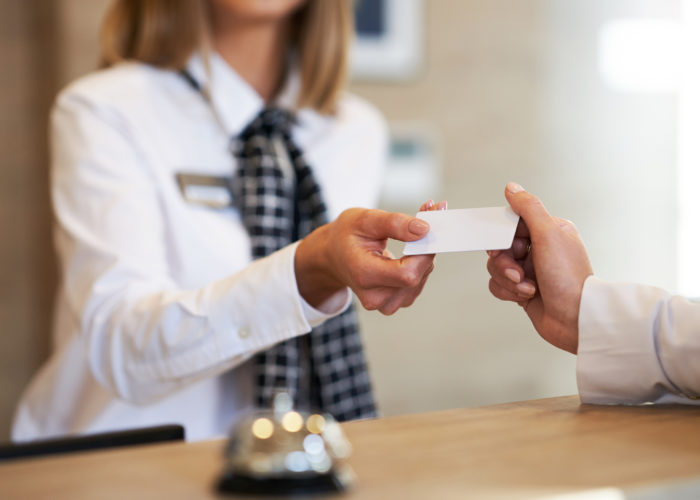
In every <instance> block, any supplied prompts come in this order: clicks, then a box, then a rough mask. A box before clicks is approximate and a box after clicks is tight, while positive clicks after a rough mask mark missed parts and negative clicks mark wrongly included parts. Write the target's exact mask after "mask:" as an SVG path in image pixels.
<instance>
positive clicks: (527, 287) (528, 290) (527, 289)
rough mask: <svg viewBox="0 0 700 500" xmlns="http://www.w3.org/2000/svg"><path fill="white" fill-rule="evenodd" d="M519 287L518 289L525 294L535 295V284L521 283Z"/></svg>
mask: <svg viewBox="0 0 700 500" xmlns="http://www.w3.org/2000/svg"><path fill="white" fill-rule="evenodd" d="M517 288H518V291H519V292H520V293H522V294H524V295H535V291H536V289H535V285H533V284H532V283H527V282H525V283H520V284H518V286H517Z"/></svg>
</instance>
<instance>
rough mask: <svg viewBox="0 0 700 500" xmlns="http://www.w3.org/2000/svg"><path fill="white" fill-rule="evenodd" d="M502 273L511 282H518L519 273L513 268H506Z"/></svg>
mask: <svg viewBox="0 0 700 500" xmlns="http://www.w3.org/2000/svg"><path fill="white" fill-rule="evenodd" d="M504 274H505V275H506V278H508V279H509V280H511V281H512V282H513V283H520V273H519V272H518V271H516V270H515V269H506V270H505V273H504Z"/></svg>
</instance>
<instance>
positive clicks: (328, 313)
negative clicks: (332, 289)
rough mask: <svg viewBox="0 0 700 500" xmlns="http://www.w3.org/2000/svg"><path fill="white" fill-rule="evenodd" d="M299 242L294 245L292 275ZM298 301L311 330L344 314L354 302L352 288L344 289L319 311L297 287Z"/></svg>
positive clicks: (322, 305) (324, 303)
mask: <svg viewBox="0 0 700 500" xmlns="http://www.w3.org/2000/svg"><path fill="white" fill-rule="evenodd" d="M298 245H299V242H297V243H294V250H293V252H291V254H292V266H291V268H292V273H294V258H295V256H296V249H297V246H298ZM294 282H295V283H296V274H295V275H294ZM297 299H298V300H299V305H300V307H301V311H302V314H303V315H304V318H305V319H306V321H307V322H308V323H309V326H310V327H311V328H315V327H317V326H318V325H320V324H322V323H323V322H325V321H326V320H329V319H331V318H332V317H334V316H337V315H338V314H340V313H342V312H344V311H345V310H346V309H347V308H348V307H350V303H351V302H352V292H351V291H350V288H344V289H343V290H340V291H339V292H337V293H335V294H333V295H332V296H331V297H330V298H328V299H327V300H326V301H325V302H323V304H321V305H320V307H319V308H318V309H317V308H315V307H313V306H312V305H311V304H309V303H308V302H307V301H306V300H305V299H304V297H302V296H301V294H300V293H299V288H298V287H297Z"/></svg>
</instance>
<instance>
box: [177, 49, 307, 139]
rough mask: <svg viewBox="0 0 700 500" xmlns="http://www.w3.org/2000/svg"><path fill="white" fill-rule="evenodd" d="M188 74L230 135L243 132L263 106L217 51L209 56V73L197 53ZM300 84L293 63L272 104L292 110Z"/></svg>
mask: <svg viewBox="0 0 700 500" xmlns="http://www.w3.org/2000/svg"><path fill="white" fill-rule="evenodd" d="M292 61H293V60H292ZM187 71H188V72H189V73H190V74H191V75H192V76H193V77H194V79H195V80H196V81H197V82H198V84H199V85H200V87H202V88H203V89H208V92H209V96H210V100H211V104H212V106H213V107H214V112H215V113H216V114H217V115H218V119H219V120H220V121H221V124H222V126H223V127H224V128H225V129H226V132H227V133H228V134H229V135H238V134H239V133H240V132H242V131H243V129H244V128H245V127H246V126H247V125H248V124H249V123H250V122H251V121H252V120H253V119H254V118H255V117H256V116H257V115H258V113H260V111H261V110H262V109H263V107H264V106H265V101H264V100H263V99H262V98H261V97H260V95H259V94H258V93H257V92H256V91H255V89H253V87H251V86H250V84H248V82H246V81H245V80H244V79H243V78H242V77H241V76H240V75H239V74H238V73H237V72H236V70H234V69H233V68H232V67H231V66H229V64H228V63H227V62H226V61H224V59H223V58H222V57H221V56H220V55H219V54H218V53H216V52H211V53H210V54H209V71H207V68H206V65H205V63H204V61H203V59H202V57H201V56H200V55H199V54H195V55H193V56H192V58H191V59H190V60H189V62H188V63H187ZM300 81H301V78H300V76H299V71H298V67H297V65H296V64H293V63H292V70H291V71H290V72H289V75H288V77H287V79H286V81H285V83H284V85H283V87H282V91H281V92H280V93H279V95H278V96H277V98H276V99H275V100H274V104H276V105H278V106H281V107H283V108H286V109H295V107H296V102H297V96H298V95H299V88H300Z"/></svg>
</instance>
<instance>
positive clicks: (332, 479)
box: [217, 472, 347, 496]
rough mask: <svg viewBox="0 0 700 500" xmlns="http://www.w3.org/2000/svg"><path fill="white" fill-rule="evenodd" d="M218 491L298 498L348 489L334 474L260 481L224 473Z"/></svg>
mask: <svg viewBox="0 0 700 500" xmlns="http://www.w3.org/2000/svg"><path fill="white" fill-rule="evenodd" d="M217 489H218V491H219V492H222V493H238V494H249V495H270V496H273V495H274V496H297V495H304V496H308V495H322V494H329V493H342V492H344V491H346V489H347V487H346V485H345V484H344V483H343V481H342V480H341V478H340V477H339V476H338V475H337V474H335V473H333V472H329V473H327V474H317V475H315V476H310V477H299V478H268V479H260V478H254V477H250V476H243V475H240V474H233V473H224V474H223V475H222V476H221V478H220V479H219V483H218V485H217Z"/></svg>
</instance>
